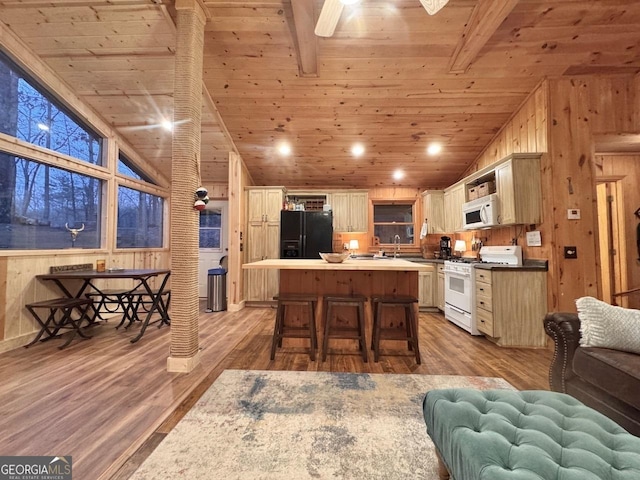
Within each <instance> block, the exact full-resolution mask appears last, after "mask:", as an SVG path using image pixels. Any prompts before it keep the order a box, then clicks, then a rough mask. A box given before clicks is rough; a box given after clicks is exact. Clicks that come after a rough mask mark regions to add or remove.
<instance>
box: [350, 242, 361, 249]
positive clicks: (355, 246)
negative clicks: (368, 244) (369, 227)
mask: <svg viewBox="0 0 640 480" xmlns="http://www.w3.org/2000/svg"><path fill="white" fill-rule="evenodd" d="M359 248H360V244H359V243H358V240H349V250H358V249H359Z"/></svg>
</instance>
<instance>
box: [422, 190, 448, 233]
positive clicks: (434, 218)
mask: <svg viewBox="0 0 640 480" xmlns="http://www.w3.org/2000/svg"><path fill="white" fill-rule="evenodd" d="M422 212H423V216H424V217H425V218H426V219H427V233H445V232H446V230H445V228H444V227H445V222H444V192H443V191H442V190H425V191H424V192H422Z"/></svg>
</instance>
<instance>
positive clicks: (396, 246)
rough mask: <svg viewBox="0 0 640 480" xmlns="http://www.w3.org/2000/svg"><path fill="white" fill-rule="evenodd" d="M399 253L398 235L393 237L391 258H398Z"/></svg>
mask: <svg viewBox="0 0 640 480" xmlns="http://www.w3.org/2000/svg"><path fill="white" fill-rule="evenodd" d="M399 253H400V235H396V236H395V237H393V258H398V254H399Z"/></svg>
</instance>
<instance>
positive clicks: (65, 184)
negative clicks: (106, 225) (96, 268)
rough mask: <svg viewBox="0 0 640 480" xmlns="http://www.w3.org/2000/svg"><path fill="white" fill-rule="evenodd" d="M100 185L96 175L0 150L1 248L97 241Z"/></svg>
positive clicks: (93, 243)
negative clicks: (73, 234)
mask: <svg viewBox="0 0 640 480" xmlns="http://www.w3.org/2000/svg"><path fill="white" fill-rule="evenodd" d="M101 191H102V182H101V180H98V179H96V178H93V177H90V176H87V175H82V174H79V173H75V172H70V171H67V170H63V169H60V168H56V167H53V166H50V165H46V164H43V163H39V162H36V161H33V160H29V159H27V158H21V157H17V156H14V155H10V154H8V153H5V152H0V248H2V249H18V250H33V249H58V248H70V247H76V248H98V247H100V223H99V222H98V219H99V212H100V200H101ZM71 229H76V230H81V231H80V232H79V233H78V234H77V236H76V237H75V239H73V237H72V235H71V232H70V230H71Z"/></svg>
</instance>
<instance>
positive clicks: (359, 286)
mask: <svg viewBox="0 0 640 480" xmlns="http://www.w3.org/2000/svg"><path fill="white" fill-rule="evenodd" d="M242 267H243V268H244V269H254V268H258V269H272V270H279V271H280V290H279V291H280V294H291V293H298V294H307V295H308V294H313V295H317V296H318V300H319V302H318V306H319V308H318V311H317V312H316V325H318V327H319V328H318V330H319V333H322V328H323V325H324V324H323V322H322V321H321V319H322V301H321V300H322V298H323V297H324V296H326V295H354V294H358V295H364V296H366V297H368V299H369V301H368V302H367V305H366V307H365V321H366V333H367V342H371V332H372V324H373V322H372V310H371V298H372V297H374V296H382V295H384V296H392V295H411V296H414V297H416V298H417V297H418V274H419V272H420V271H422V270H425V269H429V267H428V266H426V265H421V264H418V263H413V262H409V261H407V260H401V259H397V258H385V259H368V258H367V259H360V258H348V259H347V260H345V261H344V262H342V263H328V262H325V261H324V260H320V259H319V260H303V259H291V260H288V259H269V260H260V261H258V262H251V263H245V264H244V265H243V266H242ZM414 313H415V315H416V318H418V317H417V316H418V305H417V303H416V305H415V312H414ZM339 316H340V318H341V320H342V321H344V322H345V325H355V318H354V317H353V315H352V312H350V311H349V310H345V312H344V315H343V314H340V315H339ZM292 317H293V318H290V319H287V321H288V323H289V324H291V325H296V324H297V323H298V322H299V315H296V314H295V313H294V314H293V315H292ZM300 323H301V322H300ZM392 325H393V326H397V327H398V328H404V316H403V315H402V311H401V310H399V311H398V312H397V315H394V314H390V315H385V319H384V322H383V325H382V326H383V327H391V326H392ZM288 340H289V339H288ZM321 341H322V340H321V339H320V342H321ZM289 342H292V343H291V344H292V345H296V344H297V345H301V344H302V343H300V342H301V341H300V340H295V339H293V340H289ZM339 342H344V343H339ZM320 344H321V343H320ZM350 344H351V345H355V342H353V341H351V340H340V341H336V342H332V345H337V346H338V347H340V346H341V345H344V346H348V345H350ZM404 345H405V348H406V342H404ZM350 350H351V351H354V350H353V349H350Z"/></svg>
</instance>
